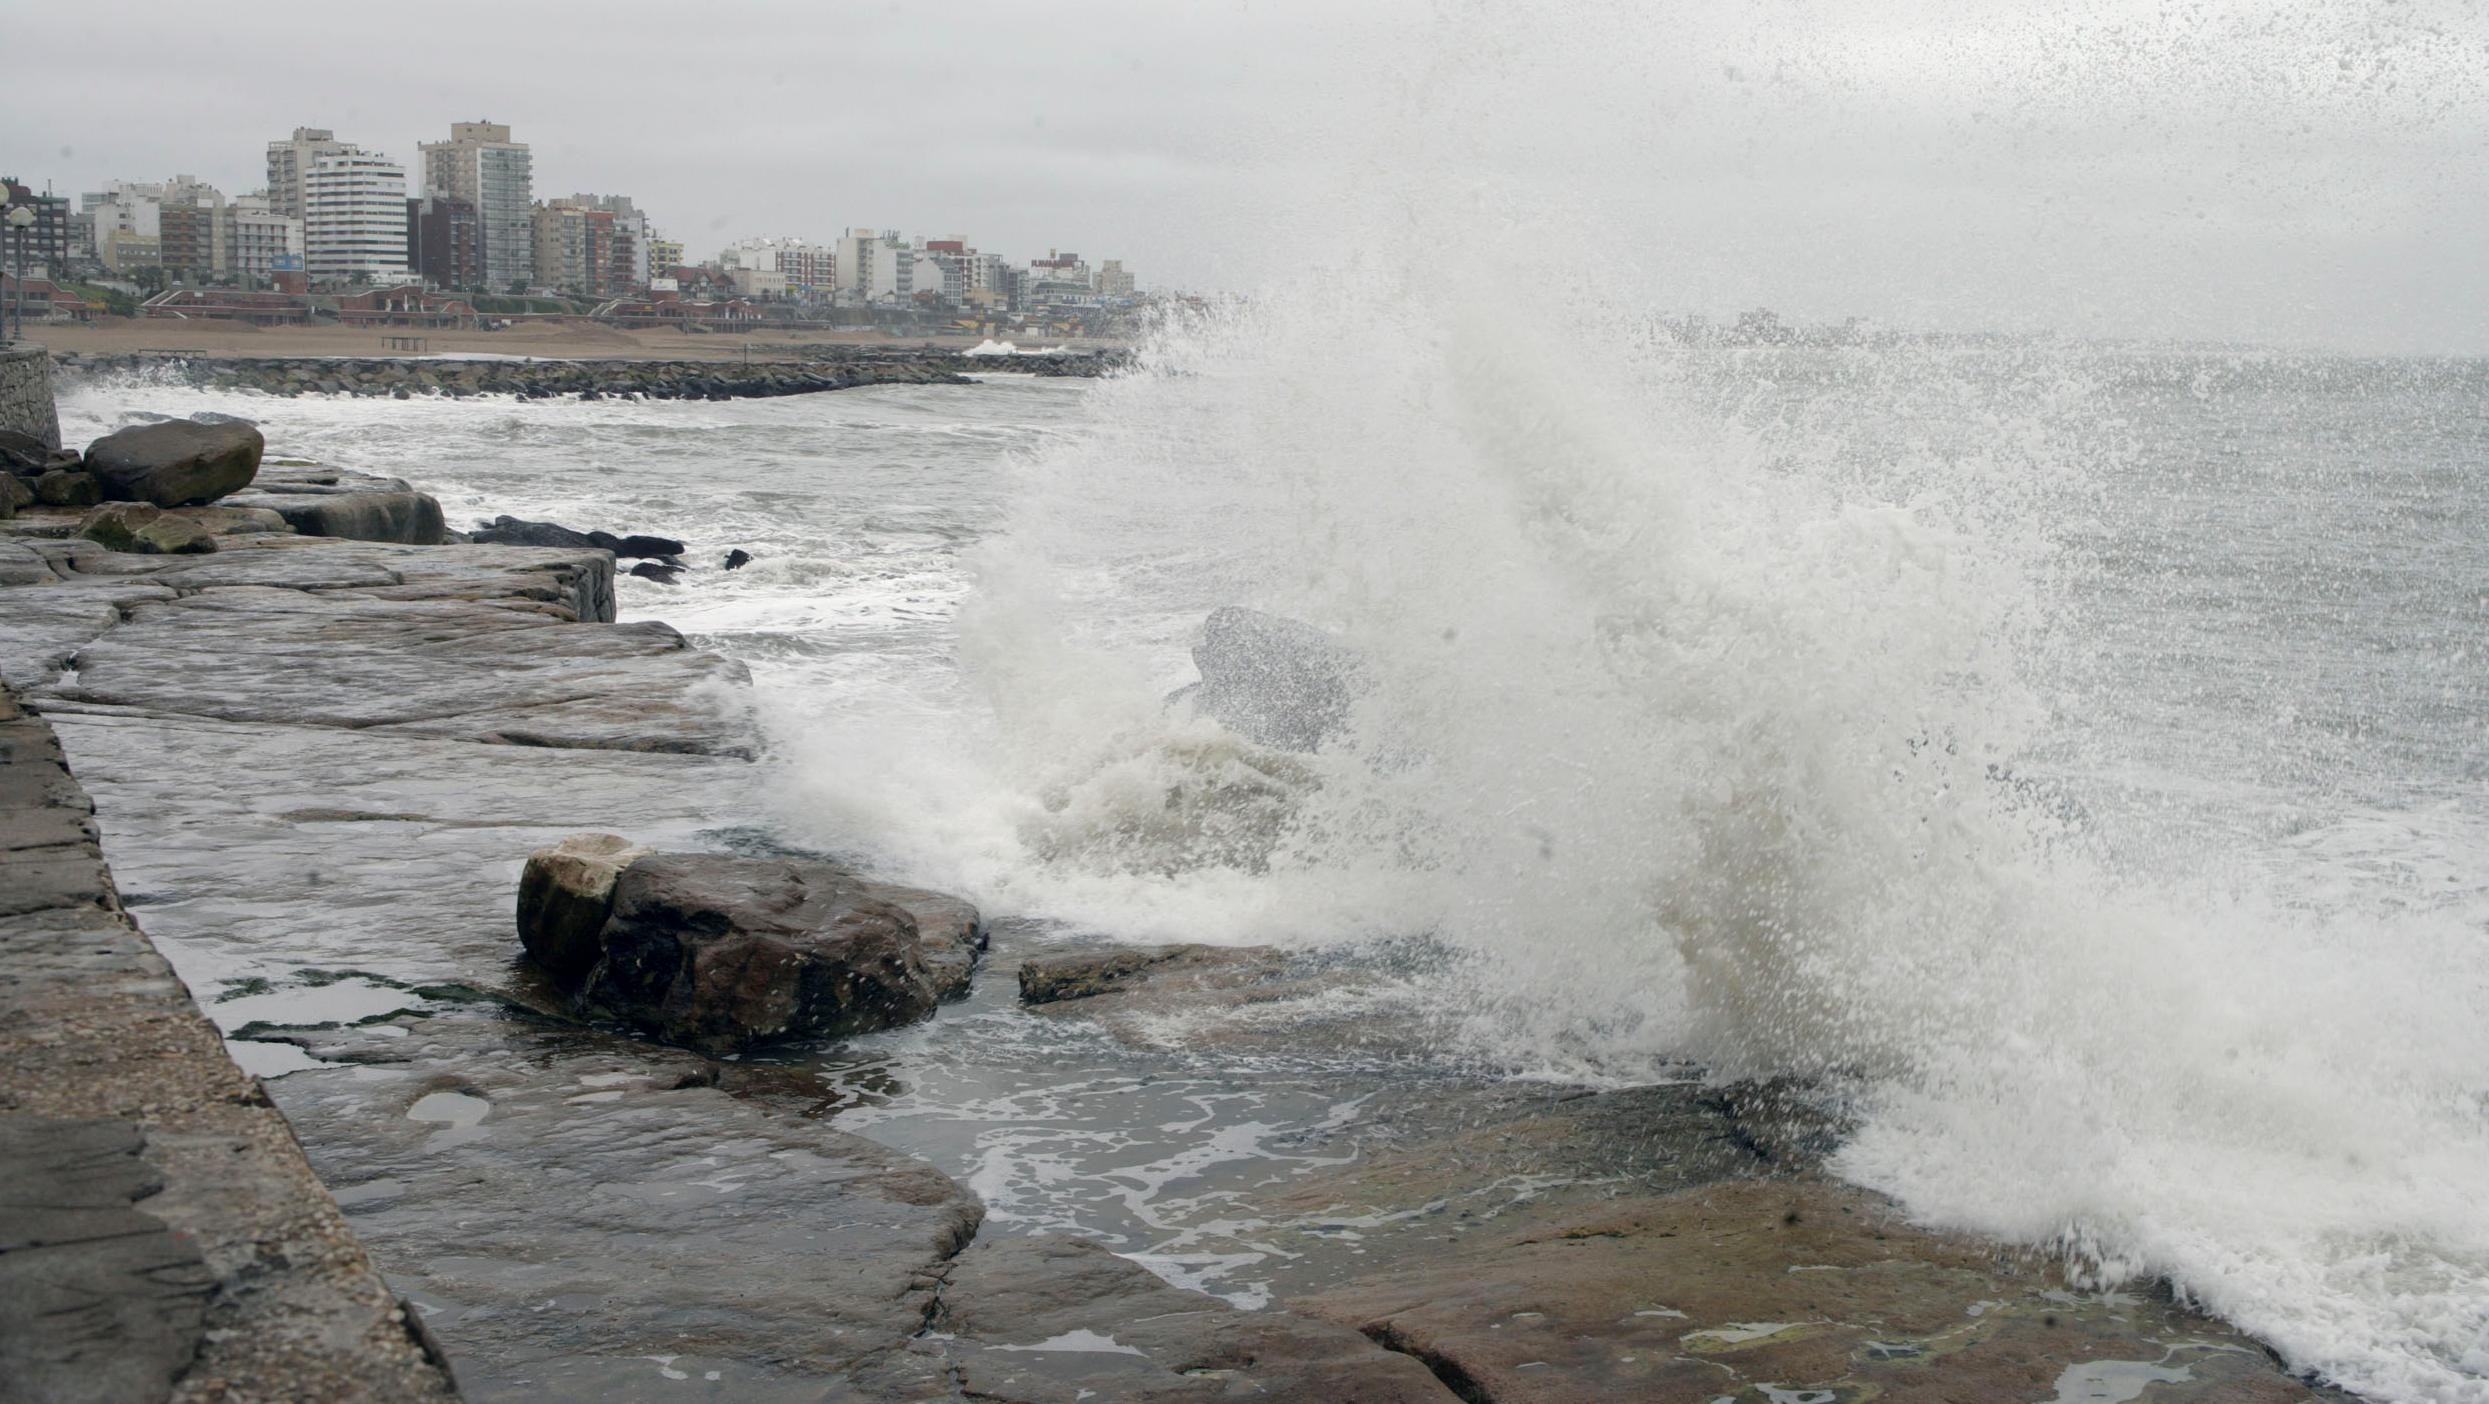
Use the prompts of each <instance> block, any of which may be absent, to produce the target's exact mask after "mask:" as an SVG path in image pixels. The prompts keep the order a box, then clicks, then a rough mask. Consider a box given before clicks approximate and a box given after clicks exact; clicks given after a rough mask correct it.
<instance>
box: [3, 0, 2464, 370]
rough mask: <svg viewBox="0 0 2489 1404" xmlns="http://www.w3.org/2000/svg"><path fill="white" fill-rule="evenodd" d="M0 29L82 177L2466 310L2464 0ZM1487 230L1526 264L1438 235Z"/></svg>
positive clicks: (1239, 251) (207, 17)
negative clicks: (483, 175)
mask: <svg viewBox="0 0 2489 1404" xmlns="http://www.w3.org/2000/svg"><path fill="white" fill-rule="evenodd" d="M0 45H5V48H6V51H7V52H9V53H11V54H12V55H13V56H14V58H15V59H16V60H17V61H15V62H12V64H11V65H10V67H11V74H10V81H9V82H8V84H7V85H6V86H5V88H0V172H11V171H13V172H14V173H15V174H17V175H18V176H20V177H21V178H23V179H30V180H32V181H33V182H34V183H36V184H37V185H41V184H44V183H46V182H49V183H50V184H51V185H52V186H53V187H54V188H55V189H58V190H62V191H66V192H68V193H71V194H73V195H74V194H75V193H77V192H78V191H81V190H84V189H90V188H93V187H95V186H96V185H98V184H99V183H100V182H102V181H104V180H106V179H111V178H124V179H161V178H163V177H164V176H167V175H171V174H174V173H176V172H185V173H191V174H196V175H198V176H200V177H202V178H205V179H207V180H209V181H212V182H214V183H216V184H217V185H219V186H221V187H222V188H224V189H225V190H226V191H227V192H228V193H239V192H242V191H245V190H249V189H252V188H255V187H257V186H258V185H260V184H261V183H262V182H263V180H264V175H263V170H264V149H265V147H266V144H267V143H268V141H270V140H271V139H274V138H278V137H281V136H283V135H284V134H285V133H286V132H287V131H288V130H290V129H291V128H293V127H295V126H298V125H302V126H322V127H330V128H333V129H335V130H336V132H337V134H338V135H339V136H340V137H342V138H344V139H346V140H350V141H357V142H361V143H363V144H365V145H367V146H372V147H376V148H378V149H380V150H382V151H384V152H386V153H388V154H390V155H392V156H395V157H397V158H398V159H399V160H401V161H402V162H404V163H406V164H407V165H408V166H409V167H410V169H414V168H415V167H416V166H417V160H416V157H417V153H416V150H415V144H416V143H417V142H418V141H422V140H437V139H440V138H442V137H445V136H446V135H447V128H448V124H449V123H450V122H452V121H455V120H475V119H490V120H493V121H498V122H507V123H509V124H510V125H511V126H512V127H513V128H514V129H515V135H516V137H517V138H518V139H519V140H522V141H526V142H528V143H530V144H531V145H532V146H533V147H534V150H535V173H536V192H537V194H538V196H539V197H542V196H545V195H561V194H569V193H572V192H574V191H594V192H599V193H606V192H618V193H623V194H629V195H631V196H633V197H635V198H637V199H638V200H639V202H640V204H641V206H642V207H643V208H644V209H646V210H647V211H648V212H649V214H650V215H651V217H652V219H653V220H654V221H655V222H656V224H657V225H658V227H659V228H660V229H661V230H663V231H664V232H666V233H668V234H671V235H673V236H675V237H679V238H682V239H684V240H685V241H686V242H687V243H688V244H689V245H690V247H691V250H692V252H693V254H694V255H695V256H705V255H707V254H711V253H714V252H715V250H716V249H717V248H718V247H719V246H720V245H721V244H723V243H725V242H726V241H728V240H730V239H733V238H737V237H742V236H746V235H754V234H771V233H798V234H804V235H809V236H812V237H815V238H820V239H823V240H826V239H828V238H830V237H832V236H834V235H836V234H837V233H838V232H839V231H840V230H841V229H842V228H844V227H846V226H849V225H865V226H876V227H897V228H900V229H902V230H905V231H907V232H910V233H917V234H925V235H932V236H937V237H938V236H944V235H949V234H961V235H965V236H967V237H968V238H969V239H971V240H973V241H975V242H976V243H978V244H979V245H980V246H982V247H985V248H988V249H992V250H997V251H1001V252H1004V253H1007V254H1010V255H1011V256H1013V257H1015V258H1027V257H1031V256H1035V255H1038V254H1042V253H1043V252H1045V250H1046V249H1048V248H1049V247H1055V248H1064V249H1076V250H1078V251H1079V252H1081V253H1083V254H1085V255H1087V256H1088V257H1089V258H1090V259H1091V260H1092V262H1095V261H1096V260H1098V259H1100V258H1105V257H1121V258H1123V259H1125V260H1126V262H1127V266H1130V267H1132V268H1134V269H1135V271H1136V272H1138V274H1139V275H1140V276H1141V278H1142V281H1143V283H1144V285H1145V286H1158V287H1167V286H1188V287H1195V288H1203V289H1210V288H1224V289H1232V290H1244V289H1249V288H1251V287H1254V286H1256V285H1258V284H1260V283H1262V282H1263V281H1264V280H1267V279H1270V278H1273V277H1285V276H1289V275H1290V274H1292V273H1294V272H1299V271H1302V270H1303V269H1304V268H1305V267H1307V266H1308V265H1309V264H1310V263H1320V262H1322V261H1325V260H1328V259H1330V258H1332V257H1334V256H1335V255H1337V254H1340V253H1344V252H1349V251H1348V250H1343V249H1341V248H1340V247H1339V245H1340V244H1342V243H1343V242H1349V241H1353V242H1355V243H1357V244H1359V245H1361V246H1364V247H1363V250H1362V251H1363V253H1364V256H1366V257H1368V258H1374V257H1377V256H1378V254H1379V255H1380V256H1381V257H1383V258H1384V259H1385V260H1386V261H1388V262H1391V263H1393V264H1396V265H1399V266H1402V267H1417V268H1424V267H1427V266H1429V264H1430V261H1431V260H1435V259H1437V258H1438V257H1448V258H1449V261H1448V262H1446V263H1445V264H1444V265H1443V266H1445V267H1447V268H1462V267H1475V266H1486V267H1491V268H1496V269H1507V268H1509V269H1510V272H1509V275H1508V276H1511V277H1513V278H1514V279H1516V280H1517V281H1516V283H1515V286H1514V291H1515V293H1516V294H1518V295H1526V293H1527V292H1528V283H1529V280H1530V279H1532V278H1536V277H1544V276H1556V275H1555V274H1551V273H1550V272H1549V271H1548V270H1551V269H1560V270H1569V272H1568V273H1566V274H1564V276H1575V277H1581V276H1589V275H1588V274H1586V273H1585V272H1584V271H1583V270H1584V269H1585V268H1603V267H1605V266H1606V265H1607V264H1608V263H1609V262H1610V261H1613V262H1615V263H1616V264H1618V265H1620V266H1622V265H1627V264H1629V265H1630V266H1631V268H1632V270H1633V278H1632V279H1630V280H1625V279H1619V280H1618V281H1617V286H1618V287H1619V288H1620V289H1623V288H1631V289H1632V290H1633V292H1632V295H1633V296H1635V297H1637V298H1648V299H1651V300H1653V301H1655V302H1657V303H1660V304H1663V305H1665V306H1666V307H1667V308H1668V309H1669V310H1700V311H1706V312H1709V313H1712V314H1713V315H1729V314H1733V313H1734V312H1735V311H1736V310H1737V309H1738V308H1740V307H1744V306H1750V305H1755V304H1758V303H1765V304H1770V305H1774V306H1778V307H1781V308H1783V309H1784V310H1786V311H1788V312H1790V313H1792V314H1794V315H1798V316H1802V317H1808V318H1833V317H1840V316H1846V315H1851V314H1859V315H1865V316H1870V317H1875V318H1879V319H1883V320H1887V321H1891V322H1896V323H1901V324H1905V325H1921V326H1944V327H1954V328H1963V329H1968V328H1978V327H2007V328H2014V327H2038V326H2047V327H2054V328H2057V329H2060V330H2064V331H2068V332H2074V333H2077V334H2101V335H2127V334H2132V335H2169V336H2195V337H2209V338H2238V339H2251V340H2264V341H2275V342H2298V343H2310V344H2328V345H2337V346H2346V347H2357V348H2372V349H2383V350H2464V351H2489V0H2409V3H2387V2H2386V0H2340V2H2339V3H2298V4H2270V3H2267V4H2244V3H2224V2H2223V0H2095V2H2094V3H2086V4H2080V5H2076V6H2071V7H2070V6H2067V5H2064V4H2050V3H1980V0H1944V3H1935V2H1934V0H1929V2H1928V3H1918V0H1846V3H1820V4H1815V3H1800V2H1799V0H1738V2H1737V3H1705V4H1674V5H1671V4H1659V3H1624V2H1623V0H1611V2H1607V3H1603V2H1602V0H1563V2H1562V3H1550V2H1549V0H1534V2H1529V3H1525V2H1524V0H1514V3H1511V4H1495V3H1454V2H1452V0H1447V3H1440V4H1437V3H1427V2H1426V0H1251V3H1247V0H1201V3H1176V2H1175V0H1130V3H1105V0H1045V3H1025V2H1022V3H1012V2H1008V0H945V3H941V4H922V3H906V4H902V3H897V0H891V3H869V4H863V3H835V2H833V3H815V4H783V5H774V4H741V5H738V4H712V5H705V6H702V5H684V4H681V3H679V0H669V2H668V3H665V4H637V3H628V2H627V0H608V3H603V4H599V5H596V6H594V7H584V8H583V7H575V6H570V5H550V4H529V3H524V0H500V2H499V3H492V4H476V3H469V2H468V0H434V3H429V4H424V5H420V6H414V7H403V6H390V7H379V6H373V7H363V6H347V5H340V4H337V3H334V0H328V3H322V4H305V3H295V2H294V0H269V2H268V3H250V2H249V0H232V2H231V3H225V4H195V3H155V4H150V3H132V0H84V3H81V4H78V5H66V4H48V5H33V4H19V5H12V6H9V7H7V8H6V10H5V12H0ZM1462 210H1466V211H1468V212H1469V214H1468V216H1467V217H1466V218H1465V219H1464V218H1463V217H1462V216H1461V215H1460V213H1459V212H1460V211H1462ZM1403 215H1405V216H1406V218H1405V219H1403V218H1402V216H1403ZM1395 220H1400V221H1401V222H1399V223H1395ZM1514 228H1525V229H1526V230H1527V231H1528V232H1529V235H1530V237H1531V238H1533V239H1535V240H1538V241H1540V245H1539V246H1540V247H1542V248H1544V249H1545V252H1546V256H1547V263H1546V264H1545V265H1543V266H1538V265H1529V266H1522V267H1512V265H1511V262H1510V261H1509V260H1507V259H1504V258H1501V257H1498V258H1497V259H1496V260H1494V261H1492V262H1489V263H1485V264H1483V265H1477V264H1470V265H1464V264H1462V263H1461V262H1460V260H1459V257H1458V256H1459V255H1460V254H1462V253H1463V252H1464V246H1466V245H1468V244H1469V243H1470V242H1471V241H1472V238H1473V236H1475V237H1476V239H1477V240H1478V241H1479V246H1480V247H1481V248H1483V247H1486V246H1487V245H1488V244H1495V243H1496V240H1495V239H1494V238H1492V237H1490V236H1491V235H1493V234H1494V233H1495V231H1497V230H1499V229H1500V230H1502V231H1503V232H1504V234H1505V235H1506V236H1509V234H1510V231H1511V230H1512V229H1514ZM1376 240H1381V241H1384V242H1387V243H1388V242H1395V241H1406V242H1407V243H1408V245H1409V247H1407V248H1401V249H1385V250H1379V251H1378V250H1375V249H1374V248H1372V243H1373V241H1376ZM1568 246H1569V247H1568ZM1497 247H1498V248H1499V251H1500V249H1501V248H1502V247H1503V245H1501V244H1497ZM1493 276H1498V277H1501V276H1507V275H1506V274H1502V273H1498V274H1496V275H1493ZM1600 276H1602V277H1604V274H1602V275H1600Z"/></svg>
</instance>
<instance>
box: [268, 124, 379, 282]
mask: <svg viewBox="0 0 2489 1404" xmlns="http://www.w3.org/2000/svg"><path fill="white" fill-rule="evenodd" d="M272 194H273V192H272ZM272 202H273V201H272ZM303 211H304V212H303V262H304V265H305V267H306V269H307V270H308V271H309V273H310V275H311V276H312V277H313V278H315V279H319V278H347V279H351V278H354V277H356V276H357V275H360V276H361V277H362V279H363V280H364V281H366V282H373V283H402V282H405V281H407V279H408V278H410V277H412V276H413V275H412V274H411V272H410V271H409V270H408V269H407V266H406V168H405V167H403V166H401V165H399V164H398V163H397V162H395V161H392V160H390V159H389V158H388V157H386V156H383V155H381V154H380V153H378V152H376V151H365V150H363V149H362V148H361V147H358V146H347V147H343V148H342V149H339V150H335V151H327V152H323V153H321V154H320V155H319V156H317V157H315V158H314V159H313V161H312V163H311V170H310V172H309V173H308V174H307V175H306V176H304V178H303Z"/></svg>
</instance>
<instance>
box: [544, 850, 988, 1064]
mask: <svg viewBox="0 0 2489 1404" xmlns="http://www.w3.org/2000/svg"><path fill="white" fill-rule="evenodd" d="M518 924H519V939H520V942H521V944H523V945H524V946H525V947H526V948H527V951H528V954H529V955H530V956H531V957H532V958H534V959H535V961H536V963H537V964H538V965H539V966H541V967H542V968H543V969H544V970H545V972H546V974H548V975H550V976H551V977H552V978H553V981H554V983H555V985H556V986H558V987H559V988H561V989H562V990H563V991H564V992H565V993H566V994H568V995H569V996H570V997H571V999H572V1000H573V1001H574V1003H575V1004H576V1005H577V1006H578V1007H579V1008H580V1009H581V1010H582V1011H583V1012H587V1013H591V1014H597V1015H603V1016H607V1017H611V1018H614V1019H618V1020H620V1021H622V1022H624V1023H626V1024H629V1025H631V1026H632V1027H634V1028H638V1029H640V1030H643V1031H645V1032H647V1033H649V1034H651V1035H653V1036H654V1037H656V1038H658V1039H661V1040H663V1041H665V1042H668V1043H673V1044H677V1045H680V1046H682V1047H686V1048H694V1049H698V1050H700V1051H702V1052H708V1053H730V1052H740V1051H743V1050H745V1049H749V1048H755V1047H759V1046H762V1045H766V1044H769V1043H774V1042H780V1041H784V1040H790V1039H812V1038H836V1037H842V1036H845V1035H849V1034H857V1033H867V1032H870V1031H872V1030H875V1029H886V1028H894V1027H897V1026H899V1025H902V1024H909V1023H914V1022H915V1021H917V1020H919V1019H922V1018H925V1017H926V1016H927V1015H930V1014H931V1013H932V1012H933V1008H934V1005H935V1003H936V1002H937V1001H938V1000H940V999H941V998H942V997H943V996H944V995H945V994H949V993H955V992H957V991H958V990H961V989H964V988H965V986H966V983H967V971H968V969H969V968H970V967H971V966H973V964H974V962H975V958H976V951H977V950H978V949H979V948H980V947H981V946H982V945H983V943H984V932H983V927H982V925H981V923H979V922H978V920H977V917H976V911H975V909H974V908H973V907H970V906H968V905H967V904H966V903H964V902H960V901H958V900H957V899H955V898H948V897H943V896H941V895H940V894H937V893H930V892H923V891H919V890H916V889H912V888H903V887H894V886H890V885H888V884H883V883H875V882H868V881H866V880H864V879H862V878H859V877H857V876H856V875H855V874H854V873H852V872H849V871H848V870H846V869H844V868H841V867H839V866H838V865H836V864H834V863H829V862H824V861H819V860H811V859H777V858H739V857H732V856H728V855H724V854H709V853H654V852H649V851H646V850H643V849H636V848H634V847H633V846H632V845H631V844H630V843H629V842H628V841H626V840H623V839H620V838H617V837H615V836H613V835H610V834H587V835H574V836H573V837H571V838H569V839H566V840H564V841H563V842H562V843H559V844H556V845H554V846H552V847H550V848H545V849H540V850H538V851H537V852H536V853H534V854H532V855H530V857H529V858H528V861H527V870H526V872H525V873H524V874H523V875H522V876H521V878H520V883H519V905H518Z"/></svg>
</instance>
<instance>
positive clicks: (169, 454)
mask: <svg viewBox="0 0 2489 1404" xmlns="http://www.w3.org/2000/svg"><path fill="white" fill-rule="evenodd" d="M266 449H267V441H266V440H265V439H263V438H261V437H260V433H259V431H258V430H257V429H255V428H253V427H251V426H250V425H248V424H244V423H240V422H235V423H231V424H199V423H196V422H193V421H190V420H181V419H175V420H168V421H166V422H164V423H161V424H146V425H141V426H139V427H138V428H135V429H123V430H121V431H119V432H117V433H112V434H107V435H105V436H104V437H103V438H100V439H97V440H96V441H95V442H94V444H92V445H91V446H89V447H88V449H87V451H86V466H87V471H88V472H90V473H93V474H94V475H95V478H96V481H97V482H98V483H100V484H102V486H103V489H104V495H105V497H106V498H108V499H110V500H112V501H115V502H150V503H153V504H155V505H156V506H158V507H186V506H189V505H191V504H193V503H203V502H213V501H215V500H216V499H217V498H220V497H223V496H224V495H225V494H227V493H230V492H239V491H241V490H242V489H244V488H246V487H249V486H250V485H251V479H252V478H253V477H255V476H257V474H258V472H259V459H260V455H261V454H262V453H263V452H265V451H266Z"/></svg>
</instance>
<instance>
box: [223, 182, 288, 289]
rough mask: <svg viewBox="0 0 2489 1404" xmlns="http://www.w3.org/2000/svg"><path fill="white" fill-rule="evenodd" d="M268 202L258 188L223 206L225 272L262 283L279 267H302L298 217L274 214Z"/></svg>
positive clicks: (285, 268)
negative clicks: (256, 190) (257, 190)
mask: <svg viewBox="0 0 2489 1404" xmlns="http://www.w3.org/2000/svg"><path fill="white" fill-rule="evenodd" d="M270 204H271V202H270V200H269V198H268V195H267V193H266V192H265V191H260V192H254V193H252V194H249V195H239V196H236V197H234V199H233V202H232V203H230V204H228V205H226V206H225V211H224V224H225V263H224V268H225V271H226V272H228V273H232V274H235V275H237V276H239V277H242V278H246V279H248V280H250V281H251V282H253V283H265V282H268V281H269V280H270V279H272V278H273V277H275V275H276V274H277V272H278V271H279V270H280V269H283V270H289V271H293V272H300V271H301V270H302V221H301V220H299V219H295V218H293V217H292V216H290V215H281V214H278V213H277V212H276V211H275V210H274V209H272V208H270Z"/></svg>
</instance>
